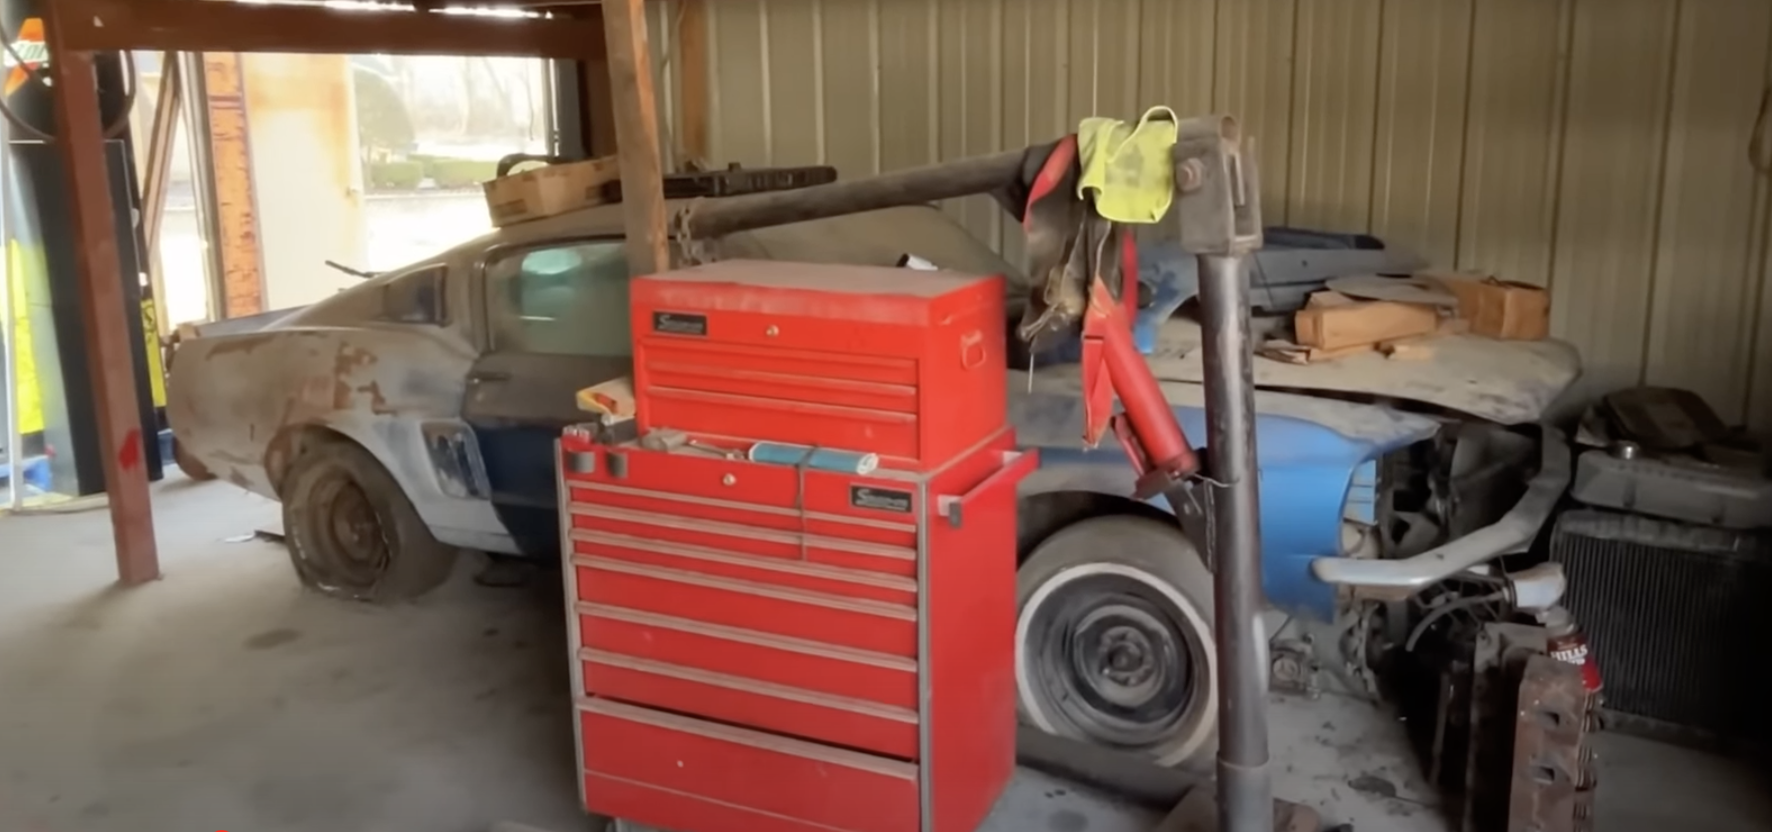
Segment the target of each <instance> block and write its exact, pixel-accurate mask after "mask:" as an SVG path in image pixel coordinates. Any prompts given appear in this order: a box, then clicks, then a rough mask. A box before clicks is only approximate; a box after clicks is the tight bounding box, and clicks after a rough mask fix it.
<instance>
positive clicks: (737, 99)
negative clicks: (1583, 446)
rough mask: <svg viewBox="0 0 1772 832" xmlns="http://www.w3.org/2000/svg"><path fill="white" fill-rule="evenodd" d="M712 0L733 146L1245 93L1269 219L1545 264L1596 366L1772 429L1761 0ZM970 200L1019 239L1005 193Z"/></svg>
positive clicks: (1058, 120) (1201, 107) (744, 157)
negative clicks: (1761, 171) (999, 206)
mask: <svg viewBox="0 0 1772 832" xmlns="http://www.w3.org/2000/svg"><path fill="white" fill-rule="evenodd" d="M708 6H709V17H710V24H709V25H710V26H711V27H712V31H711V33H710V38H709V41H710V44H711V55H710V56H709V64H710V71H711V74H712V78H711V79H710V81H711V84H710V89H711V90H712V98H713V101H712V109H713V112H712V120H713V125H714V126H713V137H712V140H713V148H712V150H713V153H714V156H715V158H716V159H717V160H719V161H742V162H745V163H749V164H803V163H814V162H824V163H829V164H834V165H836V166H837V167H838V168H840V169H841V170H842V172H843V173H844V174H845V175H850V176H854V175H861V174H866V173H871V172H875V171H880V170H888V169H892V168H898V167H904V166H908V165H916V164H921V163H925V162H930V161H934V160H938V159H946V158H954V157H958V156H963V155H968V154H975V153H983V152H988V151H992V150H997V149H1002V148H1010V147H1016V146H1020V145H1023V144H1027V143H1031V142H1036V141H1040V140H1045V139H1050V138H1052V137H1054V136H1056V135H1058V134H1060V133H1062V132H1065V131H1067V130H1070V129H1074V127H1075V125H1076V122H1077V121H1078V120H1079V119H1081V118H1083V117H1084V116H1088V115H1092V114H1104V115H1108V114H1112V115H1122V116H1133V115H1135V114H1136V113H1137V112H1138V111H1139V110H1140V109H1141V108H1142V107H1144V106H1147V105H1151V104H1158V103H1162V104H1168V105H1171V106H1173V107H1174V108H1175V109H1176V110H1177V111H1178V112H1180V113H1182V114H1184V115H1191V114H1202V113H1206V112H1213V111H1217V112H1227V113H1231V114H1234V115H1237V116H1239V117H1241V118H1242V119H1243V120H1244V121H1245V123H1246V124H1247V125H1248V130H1249V132H1250V134H1251V135H1254V136H1256V137H1257V138H1258V140H1259V142H1260V158H1261V164H1262V179H1263V190H1264V198H1265V208H1266V210H1267V214H1268V216H1269V218H1270V219H1271V221H1273V222H1286V223H1291V224H1296V225H1307V226H1316V227H1324V228H1332V229H1338V230H1361V231H1365V230H1370V231H1372V232H1374V233H1377V234H1380V235H1382V236H1384V237H1386V238H1387V239H1389V240H1391V241H1393V242H1395V243H1399V244H1403V245H1408V246H1413V247H1416V248H1418V249H1419V250H1421V251H1423V252H1425V253H1426V254H1428V255H1429V256H1430V258H1431V259H1433V260H1434V261H1436V262H1437V263H1439V264H1441V265H1449V266H1455V267H1458V268H1469V269H1483V270H1487V271H1492V272H1494V273H1496V274H1498V275H1501V276H1503V277H1505V278H1508V279H1513V280H1521V281H1526V282H1531V283H1536V284H1541V285H1547V286H1549V287H1550V289H1551V291H1552V293H1553V315H1554V319H1555V327H1556V332H1557V333H1558V334H1559V335H1560V336H1561V337H1564V338H1567V339H1569V340H1571V341H1573V342H1574V343H1575V344H1577V345H1578V346H1579V347H1580V348H1581V350H1582V353H1583V355H1584V356H1585V359H1586V363H1587V367H1588V379H1589V380H1588V382H1587V383H1588V384H1589V385H1590V387H1589V389H1590V390H1591V389H1608V388H1612V387H1616V386H1620V385H1627V384H1633V383H1638V382H1647V383H1653V384H1670V385H1680V386H1685V387H1690V388H1693V389H1695V390H1697V391H1699V392H1700V393H1702V394H1703V395H1704V396H1705V397H1706V398H1707V399H1709V400H1710V401H1711V403H1712V404H1713V406H1715V407H1716V408H1717V410H1718V411H1720V412H1721V413H1722V414H1724V416H1725V418H1729V419H1740V418H1743V417H1751V418H1752V419H1753V422H1754V423H1755V424H1758V425H1761V426H1767V427H1772V286H1769V284H1772V269H1769V268H1768V258H1767V242H1768V239H1772V233H1769V232H1772V189H1769V188H1768V185H1769V184H1772V181H1769V180H1768V179H1767V178H1766V177H1765V176H1761V175H1757V174H1756V173H1755V172H1754V169H1753V166H1752V165H1751V164H1750V162H1749V148H1748V144H1749V137H1750V135H1751V133H1752V131H1753V127H1754V123H1755V117H1756V113H1757V111H1758V108H1759V105H1760V98H1761V91H1762V89H1763V88H1764V86H1765V85H1766V83H1767V79H1768V72H1769V69H1768V66H1769V64H1768V55H1769V54H1772V2H1767V0H1335V2H1310V0H713V2H710V3H708ZM669 13H670V12H669V10H668V8H661V9H660V10H659V14H658V17H657V19H656V22H657V23H658V24H660V25H659V26H655V27H654V31H655V32H659V31H661V30H662V29H665V27H663V26H662V24H664V23H665V22H666V20H665V15H667V14H669ZM667 31H668V30H667ZM661 52H662V53H663V57H662V58H661V60H665V61H668V55H669V44H668V43H666V44H664V48H663V49H662V50H661ZM666 88H667V89H668V88H669V86H668V85H667V86H666ZM952 210H953V211H954V212H955V213H956V214H957V215H958V216H960V217H961V218H962V220H963V221H964V222H965V223H966V224H967V225H968V227H970V228H971V229H973V230H974V231H975V232H976V233H978V234H979V235H980V236H981V237H983V238H984V239H986V240H987V241H989V242H991V243H993V244H995V245H998V246H1000V247H1002V248H1003V249H1004V250H1005V251H1006V253H1008V254H1011V255H1015V254H1016V253H1017V249H1018V247H1019V240H1018V239H1016V237H1017V235H1018V232H1017V231H1016V230H1015V228H1014V226H1013V225H1012V224H1011V225H1009V226H1008V227H1005V225H1004V223H1003V222H1002V219H1001V217H1000V216H998V214H997V213H996V209H995V208H993V207H991V206H990V205H989V204H988V203H985V202H983V201H982V200H974V201H969V202H966V203H963V204H960V205H956V206H954V207H953V208H952Z"/></svg>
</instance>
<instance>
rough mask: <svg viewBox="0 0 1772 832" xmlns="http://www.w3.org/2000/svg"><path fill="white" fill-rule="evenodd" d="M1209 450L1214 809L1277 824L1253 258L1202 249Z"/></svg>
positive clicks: (1235, 831) (1248, 825)
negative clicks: (1264, 625)
mask: <svg viewBox="0 0 1772 832" xmlns="http://www.w3.org/2000/svg"><path fill="white" fill-rule="evenodd" d="M1199 262H1200V312H1201V329H1203V330H1204V333H1205V339H1204V340H1205V344H1204V345H1203V347H1204V355H1203V356H1202V357H1203V359H1204V361H1203V364H1204V368H1205V373H1204V375H1205V379H1204V380H1205V388H1206V389H1205V393H1206V454H1207V465H1208V470H1209V471H1210V472H1211V475H1212V477H1213V478H1214V480H1215V481H1216V483H1217V486H1216V488H1217V489H1218V491H1217V493H1216V494H1215V495H1214V498H1213V500H1212V525H1211V528H1212V532H1211V540H1210V541H1209V548H1210V550H1211V552H1212V554H1213V563H1214V576H1213V581H1212V587H1213V599H1214V601H1215V613H1216V622H1215V624H1216V634H1217V637H1218V646H1217V647H1218V673H1219V676H1218V817H1219V828H1220V829H1221V830H1224V832H1272V830H1273V825H1274V821H1273V818H1274V810H1273V805H1274V800H1273V784H1272V781H1271V776H1270V773H1269V771H1268V746H1267V685H1266V678H1265V677H1266V674H1265V673H1264V672H1263V668H1262V665H1261V656H1262V645H1261V639H1262V633H1261V621H1260V616H1261V605H1262V601H1261V527H1260V522H1259V518H1260V516H1261V495H1260V488H1259V486H1260V480H1259V475H1258V472H1257V469H1256V461H1255V368H1254V353H1253V346H1254V345H1253V343H1252V342H1251V339H1250V334H1249V287H1248V285H1247V284H1246V283H1245V282H1244V278H1245V275H1246V273H1247V272H1246V269H1245V266H1246V265H1247V258H1246V257H1245V256H1238V255H1222V254H1202V255H1199Z"/></svg>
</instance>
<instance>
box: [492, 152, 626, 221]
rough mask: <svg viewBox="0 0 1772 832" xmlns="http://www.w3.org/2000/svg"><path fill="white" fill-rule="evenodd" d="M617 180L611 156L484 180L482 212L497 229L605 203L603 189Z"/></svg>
mask: <svg viewBox="0 0 1772 832" xmlns="http://www.w3.org/2000/svg"><path fill="white" fill-rule="evenodd" d="M620 178H621V165H620V164H619V163H618V162H617V161H616V158H615V157H614V156H605V157H603V158H601V159H591V160H590V161H586V162H569V163H567V164H563V165H548V166H547V167H541V168H535V169H533V170H526V171H523V172H522V173H513V174H511V175H510V176H501V177H499V178H497V179H491V180H487V182H486V184H485V185H483V186H482V187H483V188H484V189H485V191H486V210H487V211H488V212H490V213H491V215H492V224H493V225H495V226H498V227H500V228H502V227H504V226H507V225H511V224H513V223H519V222H525V221H527V220H538V219H541V218H542V217H552V216H556V215H559V214H564V213H566V212H567V211H573V210H577V209H579V208H588V207H590V206H592V205H602V204H603V203H605V202H607V201H609V200H608V198H607V197H606V196H605V190H606V189H605V187H604V186H606V185H608V184H609V183H611V182H614V181H616V180H617V179H620Z"/></svg>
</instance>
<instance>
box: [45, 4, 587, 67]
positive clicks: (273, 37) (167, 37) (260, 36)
mask: <svg viewBox="0 0 1772 832" xmlns="http://www.w3.org/2000/svg"><path fill="white" fill-rule="evenodd" d="M52 1H53V2H54V3H55V4H56V6H57V9H58V12H59V13H58V15H57V19H58V20H60V21H62V24H61V25H62V26H63V27H64V31H63V32H61V33H60V35H59V37H58V41H59V42H60V43H61V45H62V48H64V49H67V50H71V51H77V52H110V51H116V50H124V49H138V50H149V51H162V50H171V51H176V52H307V53H319V54H362V53H378V52H379V53H391V54H402V55H473V56H486V57H507V56H508V57H529V58H558V59H562V60H601V59H602V57H603V55H604V49H605V45H604V37H603V21H602V16H601V15H599V14H597V12H596V10H595V8H594V7H587V8H586V12H587V14H586V15H585V16H584V17H576V18H567V17H556V18H546V19H544V18H536V17H496V16H485V15H465V14H441V13H426V12H417V11H398V10H389V11H368V10H354V9H337V8H328V7H325V6H318V5H294V4H282V5H280V4H265V3H250V4H249V3H235V2H217V0H52Z"/></svg>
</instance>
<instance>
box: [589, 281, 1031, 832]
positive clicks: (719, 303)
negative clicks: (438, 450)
mask: <svg viewBox="0 0 1772 832" xmlns="http://www.w3.org/2000/svg"><path fill="white" fill-rule="evenodd" d="M631 296H632V305H633V321H632V323H633V332H634V388H635V395H636V399H637V402H636V403H637V409H638V416H637V420H638V428H639V431H638V432H639V435H640V437H641V439H640V440H639V441H635V442H628V443H623V444H614V445H610V444H597V443H595V442H594V440H593V439H592V435H591V434H590V433H588V432H582V431H576V430H568V431H567V432H566V434H565V436H564V437H562V439H561V446H560V447H561V454H562V459H561V460H560V477H561V491H560V493H561V502H562V506H561V508H562V511H561V517H562V521H561V523H562V538H563V544H564V548H565V554H566V558H565V559H566V570H567V586H568V590H567V596H568V599H569V601H568V602H569V605H570V608H569V610H568V616H569V625H570V632H571V646H572V651H573V657H572V667H573V677H574V680H573V681H574V685H575V686H576V688H577V690H576V692H575V695H576V696H577V702H578V711H577V717H578V725H577V730H578V737H577V739H578V748H579V752H580V773H581V775H582V777H583V799H584V804H585V807H586V809H587V810H589V811H593V812H598V813H601V814H606V815H611V816H614V817H618V818H624V819H628V820H632V821H635V822H637V823H641V824H645V825H648V826H653V827H657V828H660V829H669V830H674V831H675V832H815V830H817V831H818V832H831V831H832V830H844V831H846V832H968V830H971V829H974V828H976V827H977V826H978V824H979V823H980V822H981V821H982V820H983V818H984V817H985V815H986V814H987V813H988V812H989V811H990V808H991V806H992V804H993V803H995V801H996V799H997V797H998V795H999V794H1000V793H1001V791H1002V789H1003V787H1004V785H1005V784H1006V783H1007V782H1008V780H1009V778H1010V776H1011V774H1012V773H1013V770H1014V754H1015V749H1014V745H1015V740H1014V736H1015V704H1014V691H1015V684H1014V676H1013V673H1014V668H1013V663H1014V626H1015V597H1014V593H1015V583H1014V573H1015V492H1016V484H1017V483H1018V482H1019V481H1020V480H1021V479H1022V477H1024V476H1025V475H1026V474H1027V473H1028V471H1029V470H1030V469H1031V468H1032V467H1033V465H1034V458H1033V456H1032V455H1031V454H1024V453H1018V452H1017V451H1016V450H1015V442H1014V436H1013V434H1012V433H1011V431H1010V429H1009V427H1008V424H1007V412H1006V410H1007V407H1006V400H1005V384H1006V379H1005V374H1004V354H1003V352H1004V323H1005V315H1004V309H1003V281H1002V279H1001V278H998V277H988V278H987V277H970V276H960V275H955V274H951V273H941V272H920V271H913V270H902V269H886V268H861V267H848V266H820V265H811V264H793V263H763V262H738V261H735V262H726V263H720V264H715V265H710V266H702V267H696V268H691V269H686V270H682V271H677V272H670V273H665V274H659V275H652V276H648V277H644V278H637V279H636V280H635V281H634V283H633V286H632V292H631ZM665 435H669V436H672V437H674V440H675V441H673V442H669V443H666V442H648V441H647V438H648V437H660V436H665ZM759 441H767V442H779V443H792V444H797V445H803V446H814V447H818V448H826V449H836V450H842V451H852V452H863V453H873V454H876V455H877V456H878V460H879V465H878V468H877V469H875V470H872V471H870V472H869V473H865V474H858V473H854V472H842V471H836V470H827V469H826V468H822V467H813V466H811V465H808V464H804V463H801V464H770V463H765V462H753V461H750V460H749V459H748V457H747V451H748V450H749V449H751V448H752V447H754V446H755V444H756V443H757V442H759Z"/></svg>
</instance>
